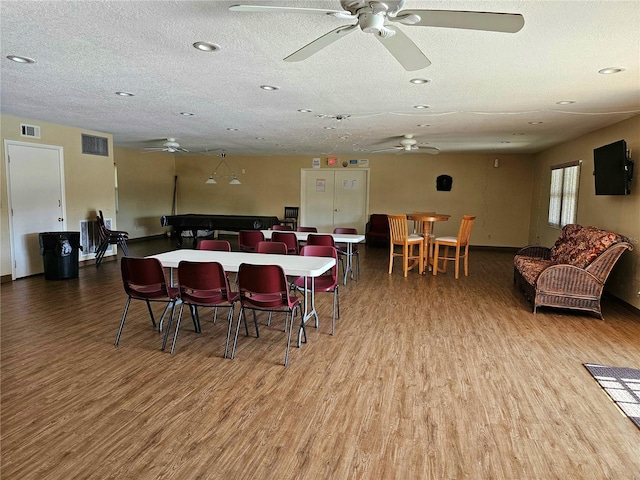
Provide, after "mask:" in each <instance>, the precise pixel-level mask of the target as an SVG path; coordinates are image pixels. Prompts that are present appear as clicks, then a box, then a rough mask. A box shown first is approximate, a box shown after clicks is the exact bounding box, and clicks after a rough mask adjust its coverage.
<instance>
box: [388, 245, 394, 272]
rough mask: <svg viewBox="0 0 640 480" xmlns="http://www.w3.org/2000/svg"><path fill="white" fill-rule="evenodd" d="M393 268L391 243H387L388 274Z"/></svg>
mask: <svg viewBox="0 0 640 480" xmlns="http://www.w3.org/2000/svg"><path fill="white" fill-rule="evenodd" d="M392 270H393V243H390V244H389V275H391V271H392Z"/></svg>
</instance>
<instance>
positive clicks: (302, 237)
mask: <svg viewBox="0 0 640 480" xmlns="http://www.w3.org/2000/svg"><path fill="white" fill-rule="evenodd" d="M274 231H276V230H261V232H262V233H263V234H264V238H265V239H266V240H271V234H272V233H273V232H274ZM292 233H295V234H296V238H297V239H298V241H299V242H306V241H307V238H308V237H309V235H331V236H332V237H333V241H334V242H336V243H345V244H346V245H347V263H346V265H345V267H344V280H343V283H344V284H345V285H346V284H347V276H348V274H349V273H351V276H352V277H351V278H353V244H354V243H360V242H364V240H365V236H364V235H360V234H359V233H358V234H355V233H322V232H318V233H314V232H292Z"/></svg>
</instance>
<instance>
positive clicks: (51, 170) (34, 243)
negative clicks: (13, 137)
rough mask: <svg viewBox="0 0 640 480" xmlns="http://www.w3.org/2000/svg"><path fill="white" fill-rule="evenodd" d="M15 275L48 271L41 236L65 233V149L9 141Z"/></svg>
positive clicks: (8, 157) (14, 276) (6, 159)
mask: <svg viewBox="0 0 640 480" xmlns="http://www.w3.org/2000/svg"><path fill="white" fill-rule="evenodd" d="M5 161H6V164H7V180H8V182H7V183H8V188H9V207H10V210H9V217H10V231H11V255H12V262H11V276H12V278H14V279H16V278H21V277H26V276H29V275H35V274H37V273H42V272H43V271H44V264H43V261H42V256H41V255H40V233H41V232H54V231H61V230H65V226H66V222H65V215H64V212H65V204H64V178H63V171H64V165H63V152H62V147H57V146H49V145H40V144H35V143H26V142H17V141H9V140H5Z"/></svg>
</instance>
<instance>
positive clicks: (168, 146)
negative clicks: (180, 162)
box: [145, 137, 189, 153]
mask: <svg viewBox="0 0 640 480" xmlns="http://www.w3.org/2000/svg"><path fill="white" fill-rule="evenodd" d="M164 140H165V142H164V143H163V144H162V146H160V147H146V148H145V151H147V152H169V153H178V152H187V153H188V152H189V150H187V149H185V148H182V147H180V144H179V143H178V142H176V139H175V138H173V137H169V138H166V139H164Z"/></svg>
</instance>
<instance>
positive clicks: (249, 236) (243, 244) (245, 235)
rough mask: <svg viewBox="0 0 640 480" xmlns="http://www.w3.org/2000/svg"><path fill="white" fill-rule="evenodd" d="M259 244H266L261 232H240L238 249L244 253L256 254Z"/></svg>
mask: <svg viewBox="0 0 640 480" xmlns="http://www.w3.org/2000/svg"><path fill="white" fill-rule="evenodd" d="M258 242H264V234H263V233H262V232H261V231H260V230H240V232H238V247H240V251H242V252H255V251H256V246H257V245H258Z"/></svg>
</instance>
